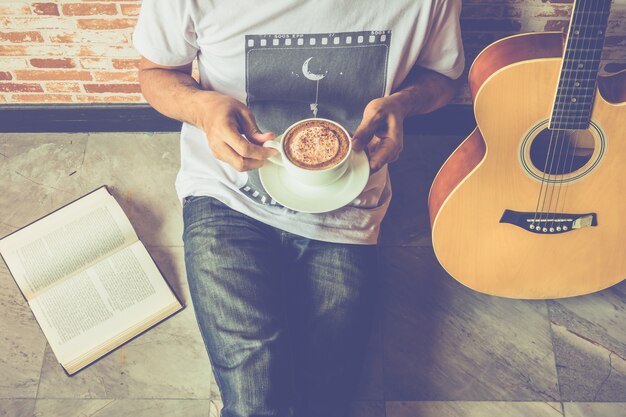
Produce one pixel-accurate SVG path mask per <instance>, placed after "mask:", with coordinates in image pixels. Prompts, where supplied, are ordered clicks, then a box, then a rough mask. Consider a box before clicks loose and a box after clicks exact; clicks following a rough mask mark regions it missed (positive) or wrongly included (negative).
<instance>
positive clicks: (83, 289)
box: [30, 241, 180, 364]
mask: <svg viewBox="0 0 626 417" xmlns="http://www.w3.org/2000/svg"><path fill="white" fill-rule="evenodd" d="M172 304H178V305H180V304H179V303H178V301H177V300H176V297H175V296H174V294H173V293H172V292H171V290H170V288H169V287H168V286H167V283H166V282H165V280H164V279H163V277H162V275H161V273H160V272H159V270H158V269H157V267H156V265H155V264H154V261H152V258H150V255H149V254H148V252H147V251H146V249H145V247H144V246H143V244H142V243H141V242H139V241H138V242H136V243H134V244H132V245H131V246H129V247H127V248H124V249H121V250H119V251H118V252H116V253H115V254H113V255H112V256H110V257H108V258H106V259H103V260H102V261H100V262H98V263H96V264H95V265H93V266H91V267H89V268H87V269H86V270H84V271H82V272H79V273H78V274H75V275H74V276H72V277H70V278H69V279H66V280H63V281H61V282H59V283H57V284H56V285H54V286H53V287H51V288H50V289H48V290H47V291H45V292H44V293H41V294H40V295H38V296H37V297H36V298H34V299H33V300H31V301H30V306H31V308H32V310H33V313H34V314H35V317H36V319H37V321H38V322H39V325H40V326H41V328H42V330H43V332H44V334H45V335H46V337H47V338H48V342H49V343H50V346H51V348H52V350H53V351H54V353H55V355H56V356H57V359H58V360H59V362H61V363H62V364H63V363H67V362H69V361H71V360H73V359H75V358H77V357H79V356H81V355H84V354H85V353H86V352H89V351H90V350H92V349H95V348H97V347H98V346H100V345H102V344H104V343H105V342H107V341H108V340H110V339H112V338H114V337H115V336H116V335H118V334H120V333H122V332H123V331H125V330H126V329H128V328H129V327H131V326H133V325H134V324H136V323H139V322H141V321H143V320H144V319H146V318H147V317H149V316H151V315H154V314H155V313H157V312H159V311H161V310H163V309H164V308H166V307H167V306H170V305H172Z"/></svg>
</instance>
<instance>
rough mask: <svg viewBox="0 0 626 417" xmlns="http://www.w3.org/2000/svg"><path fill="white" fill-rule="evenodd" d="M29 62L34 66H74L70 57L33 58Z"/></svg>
mask: <svg viewBox="0 0 626 417" xmlns="http://www.w3.org/2000/svg"><path fill="white" fill-rule="evenodd" d="M30 64H31V65H32V66H33V67H35V68H75V67H76V64H75V63H74V61H73V60H72V59H71V58H33V59H31V60H30Z"/></svg>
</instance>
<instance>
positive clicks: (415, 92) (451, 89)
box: [390, 67, 457, 117]
mask: <svg viewBox="0 0 626 417" xmlns="http://www.w3.org/2000/svg"><path fill="white" fill-rule="evenodd" d="M456 84H457V83H456V81H454V80H452V79H450V78H448V77H446V76H444V75H441V74H439V73H436V72H434V71H430V70H426V69H423V68H419V67H417V68H416V69H414V70H413V71H412V72H411V74H409V76H408V77H407V79H406V80H405V81H404V82H403V83H402V85H401V86H400V88H399V90H398V91H396V92H395V93H393V94H392V95H391V96H390V98H393V99H394V100H396V101H397V102H398V103H399V104H400V107H401V108H402V109H403V111H404V116H405V117H410V116H415V115H417V114H425V113H430V112H432V111H434V110H437V109H438V108H440V107H443V106H445V105H446V104H448V103H449V102H450V100H452V98H453V97H454V94H455V92H456Z"/></svg>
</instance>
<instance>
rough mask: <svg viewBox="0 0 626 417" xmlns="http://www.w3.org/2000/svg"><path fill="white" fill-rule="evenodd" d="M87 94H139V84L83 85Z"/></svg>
mask: <svg viewBox="0 0 626 417" xmlns="http://www.w3.org/2000/svg"><path fill="white" fill-rule="evenodd" d="M84 87H85V91H87V92H88V93H140V92H141V88H140V87H139V84H85V85H84Z"/></svg>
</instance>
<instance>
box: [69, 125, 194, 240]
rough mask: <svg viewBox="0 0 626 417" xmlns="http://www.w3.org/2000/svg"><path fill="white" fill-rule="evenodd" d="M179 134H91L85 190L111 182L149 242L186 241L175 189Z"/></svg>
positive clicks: (84, 173) (83, 172) (83, 178)
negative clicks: (182, 235) (182, 236)
mask: <svg viewBox="0 0 626 417" xmlns="http://www.w3.org/2000/svg"><path fill="white" fill-rule="evenodd" d="M179 143H180V139H179V135H178V134H177V133H159V134H131V133H97V134H90V135H89V145H88V147H87V153H86V154H85V163H84V167H83V170H81V171H79V172H77V173H76V175H75V176H77V179H76V180H77V181H81V182H82V184H83V189H85V190H89V189H93V188H96V187H97V186H99V185H100V184H109V185H111V188H112V192H113V194H114V195H115V197H116V198H117V200H118V202H119V203H120V205H121V206H122V208H123V209H124V211H125V212H126V215H127V216H128V217H129V218H130V220H131V223H132V224H133V226H134V228H135V231H136V232H137V235H138V236H139V238H140V239H141V240H142V241H143V242H144V244H146V245H165V246H168V245H169V246H172V245H176V246H180V245H182V240H181V234H182V230H183V229H182V215H181V206H180V202H179V201H178V197H177V196H176V191H175V189H174V181H175V179H176V174H177V172H178V168H179V167H180V156H179V155H180V152H179Z"/></svg>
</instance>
